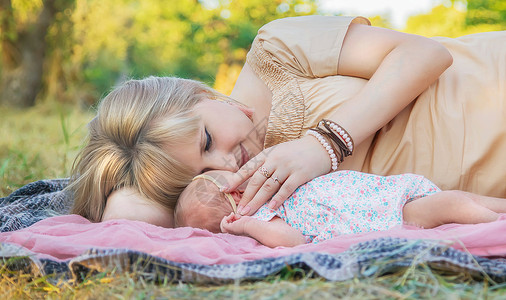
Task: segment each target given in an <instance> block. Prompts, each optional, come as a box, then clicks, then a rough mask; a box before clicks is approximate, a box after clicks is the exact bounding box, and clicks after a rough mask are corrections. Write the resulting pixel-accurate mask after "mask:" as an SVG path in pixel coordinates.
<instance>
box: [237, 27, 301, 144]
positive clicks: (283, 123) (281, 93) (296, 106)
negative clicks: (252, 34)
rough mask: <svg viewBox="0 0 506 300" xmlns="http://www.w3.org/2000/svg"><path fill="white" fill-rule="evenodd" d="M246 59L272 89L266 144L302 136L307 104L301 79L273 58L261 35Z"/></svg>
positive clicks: (254, 42) (256, 39)
mask: <svg viewBox="0 0 506 300" xmlns="http://www.w3.org/2000/svg"><path fill="white" fill-rule="evenodd" d="M246 61H247V63H248V64H249V65H250V66H251V67H252V68H253V70H254V71H255V73H256V74H257V75H258V76H259V77H260V79H261V80H262V81H263V82H265V83H266V84H267V86H268V87H269V89H270V90H271V91H272V108H271V112H270V115H269V121H268V125H267V131H266V134H265V142H264V147H265V148H267V147H271V146H273V145H276V144H279V143H282V142H286V141H290V140H294V139H298V138H299V137H300V136H301V134H302V127H303V124H304V112H305V105H304V98H303V96H302V91H301V90H300V87H299V84H298V82H297V79H296V78H295V77H294V76H293V75H291V74H289V73H288V72H287V71H286V70H284V68H283V67H282V66H280V65H278V64H276V63H275V62H274V61H273V59H272V56H271V54H269V53H268V52H267V51H265V50H264V48H263V41H262V40H260V39H259V38H258V37H257V38H255V40H254V41H253V44H252V47H251V50H250V51H249V52H248V55H247V57H246Z"/></svg>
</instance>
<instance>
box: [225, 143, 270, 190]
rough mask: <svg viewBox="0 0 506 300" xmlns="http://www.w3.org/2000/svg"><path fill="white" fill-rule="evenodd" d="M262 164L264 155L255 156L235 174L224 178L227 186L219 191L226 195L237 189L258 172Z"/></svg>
mask: <svg viewBox="0 0 506 300" xmlns="http://www.w3.org/2000/svg"><path fill="white" fill-rule="evenodd" d="M264 162H265V154H263V153H262V152H261V153H260V154H258V155H257V156H255V157H253V158H252V159H250V160H249V161H248V162H247V163H245V164H244V165H243V166H242V167H241V168H240V169H239V170H238V171H237V172H235V173H233V174H231V175H230V176H225V177H226V178H225V180H226V181H227V185H226V186H224V187H223V188H222V189H221V191H222V192H226V193H228V192H231V191H234V190H235V189H237V187H239V186H240V185H241V184H243V183H244V182H245V181H246V180H248V179H249V178H251V177H252V176H253V175H254V174H255V172H256V171H257V170H258V168H259V167H260V166H262V165H263V163H264Z"/></svg>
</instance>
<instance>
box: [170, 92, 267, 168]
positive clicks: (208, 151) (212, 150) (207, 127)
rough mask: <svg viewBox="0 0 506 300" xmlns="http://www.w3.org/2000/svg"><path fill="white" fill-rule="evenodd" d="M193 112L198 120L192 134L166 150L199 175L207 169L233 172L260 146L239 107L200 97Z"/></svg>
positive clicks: (256, 134)
mask: <svg viewBox="0 0 506 300" xmlns="http://www.w3.org/2000/svg"><path fill="white" fill-rule="evenodd" d="M194 112H195V114H196V115H198V116H199V117H200V119H201V122H200V125H199V130H198V132H197V135H196V136H193V137H189V139H188V143H187V144H184V145H178V146H175V147H171V150H170V153H171V154H172V155H174V156H175V158H176V159H177V160H179V161H181V162H182V163H184V164H186V165H187V166H189V167H190V168H192V169H193V170H194V171H195V174H200V173H203V172H205V171H208V170H228V171H232V172H235V171H237V170H238V169H239V168H240V167H241V166H242V165H244V164H245V163H246V162H247V161H248V160H249V159H250V158H252V157H254V156H255V155H256V154H258V153H259V152H260V151H262V149H263V137H261V135H260V134H259V133H258V132H257V131H256V128H255V126H254V125H253V122H252V121H251V120H250V118H248V116H246V114H245V113H244V112H243V111H241V109H240V108H239V106H237V105H234V104H229V103H225V102H221V101H217V100H209V99H205V100H202V101H201V102H200V103H198V104H197V105H195V108H194Z"/></svg>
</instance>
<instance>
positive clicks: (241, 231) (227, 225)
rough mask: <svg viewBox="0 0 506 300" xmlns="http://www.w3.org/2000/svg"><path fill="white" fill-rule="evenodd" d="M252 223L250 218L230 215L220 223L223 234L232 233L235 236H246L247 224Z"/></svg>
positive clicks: (234, 214)
mask: <svg viewBox="0 0 506 300" xmlns="http://www.w3.org/2000/svg"><path fill="white" fill-rule="evenodd" d="M249 221H250V217H248V216H241V215H240V214H236V213H233V212H232V213H230V215H228V216H225V217H223V219H222V220H221V223H220V229H221V232H224V233H231V234H235V235H245V227H246V223H248V222H249Z"/></svg>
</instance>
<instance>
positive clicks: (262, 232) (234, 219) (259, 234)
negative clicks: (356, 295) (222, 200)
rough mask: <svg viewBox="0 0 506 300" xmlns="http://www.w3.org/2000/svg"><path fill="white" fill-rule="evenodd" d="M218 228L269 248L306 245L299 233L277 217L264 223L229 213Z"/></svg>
mask: <svg viewBox="0 0 506 300" xmlns="http://www.w3.org/2000/svg"><path fill="white" fill-rule="evenodd" d="M220 227H221V231H222V232H225V233H231V234H235V235H244V236H249V237H252V238H254V239H256V240H257V241H259V242H260V243H262V244H264V245H265V246H267V247H271V248H274V247H277V246H284V247H294V246H297V245H300V244H305V243H306V239H305V238H304V236H303V235H302V233H301V232H300V231H298V230H297V229H295V228H293V227H291V226H290V225H288V224H287V223H286V222H285V221H283V220H282V219H280V218H278V217H274V218H273V219H272V220H270V221H268V222H266V221H260V220H257V219H255V218H252V217H250V216H241V215H239V214H234V213H231V214H230V215H228V216H226V217H224V218H223V219H222V220H221V224H220Z"/></svg>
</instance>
